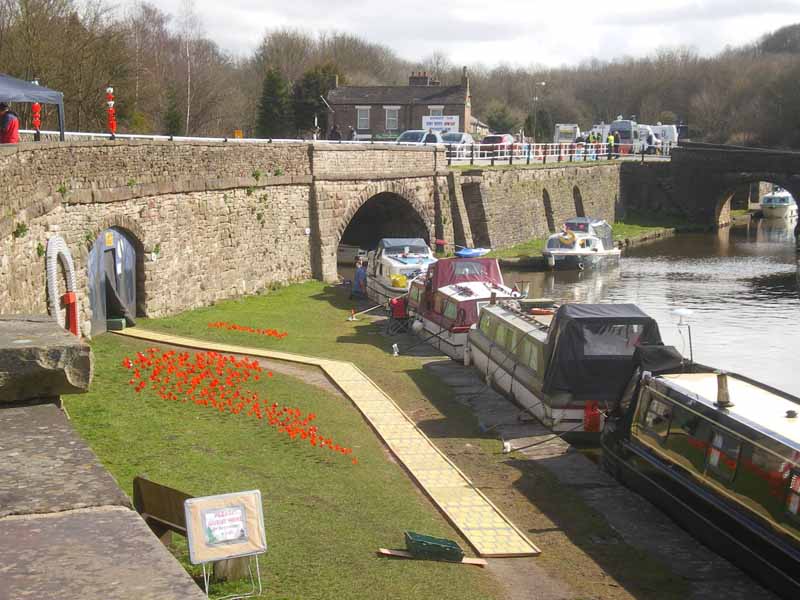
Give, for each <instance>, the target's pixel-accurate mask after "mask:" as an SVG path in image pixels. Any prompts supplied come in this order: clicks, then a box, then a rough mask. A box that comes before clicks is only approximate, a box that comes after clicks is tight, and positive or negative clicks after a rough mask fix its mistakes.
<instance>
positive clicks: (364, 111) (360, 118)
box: [356, 106, 369, 130]
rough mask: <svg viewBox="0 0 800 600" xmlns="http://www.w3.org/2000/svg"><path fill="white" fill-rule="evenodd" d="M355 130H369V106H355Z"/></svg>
mask: <svg viewBox="0 0 800 600" xmlns="http://www.w3.org/2000/svg"><path fill="white" fill-rule="evenodd" d="M356 129H367V130H369V106H356Z"/></svg>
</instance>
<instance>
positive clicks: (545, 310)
mask: <svg viewBox="0 0 800 600" xmlns="http://www.w3.org/2000/svg"><path fill="white" fill-rule="evenodd" d="M531 314H532V315H554V314H556V311H554V310H553V309H552V308H532V309H531Z"/></svg>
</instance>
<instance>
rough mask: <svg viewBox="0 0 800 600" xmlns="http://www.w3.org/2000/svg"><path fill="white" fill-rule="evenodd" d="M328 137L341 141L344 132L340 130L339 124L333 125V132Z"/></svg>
mask: <svg viewBox="0 0 800 600" xmlns="http://www.w3.org/2000/svg"><path fill="white" fill-rule="evenodd" d="M328 139H329V140H335V141H337V142H338V141H341V139H342V132H341V131H339V126H338V125H334V126H333V127H331V132H330V133H329V134H328Z"/></svg>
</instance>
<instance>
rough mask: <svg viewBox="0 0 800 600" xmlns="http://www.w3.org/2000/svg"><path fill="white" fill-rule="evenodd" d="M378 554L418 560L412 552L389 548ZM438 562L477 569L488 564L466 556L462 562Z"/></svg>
mask: <svg viewBox="0 0 800 600" xmlns="http://www.w3.org/2000/svg"><path fill="white" fill-rule="evenodd" d="M378 554H383V555H384V556H396V557H397V558H416V557H415V556H414V555H413V554H411V552H406V551H405V550H389V549H388V548H378ZM417 560H428V559H427V558H419V559H417ZM437 562H452V563H453V564H454V565H475V566H477V567H485V566H486V565H487V564H489V563H487V562H486V561H485V560H484V559H482V558H467V557H466V556H465V557H464V558H462V559H461V562H454V561H452V560H441V561H437Z"/></svg>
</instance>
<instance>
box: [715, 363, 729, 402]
mask: <svg viewBox="0 0 800 600" xmlns="http://www.w3.org/2000/svg"><path fill="white" fill-rule="evenodd" d="M716 405H717V406H719V407H720V408H730V407H731V406H733V402H731V397H730V394H729V393H728V374H727V373H726V372H725V371H717V402H716Z"/></svg>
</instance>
